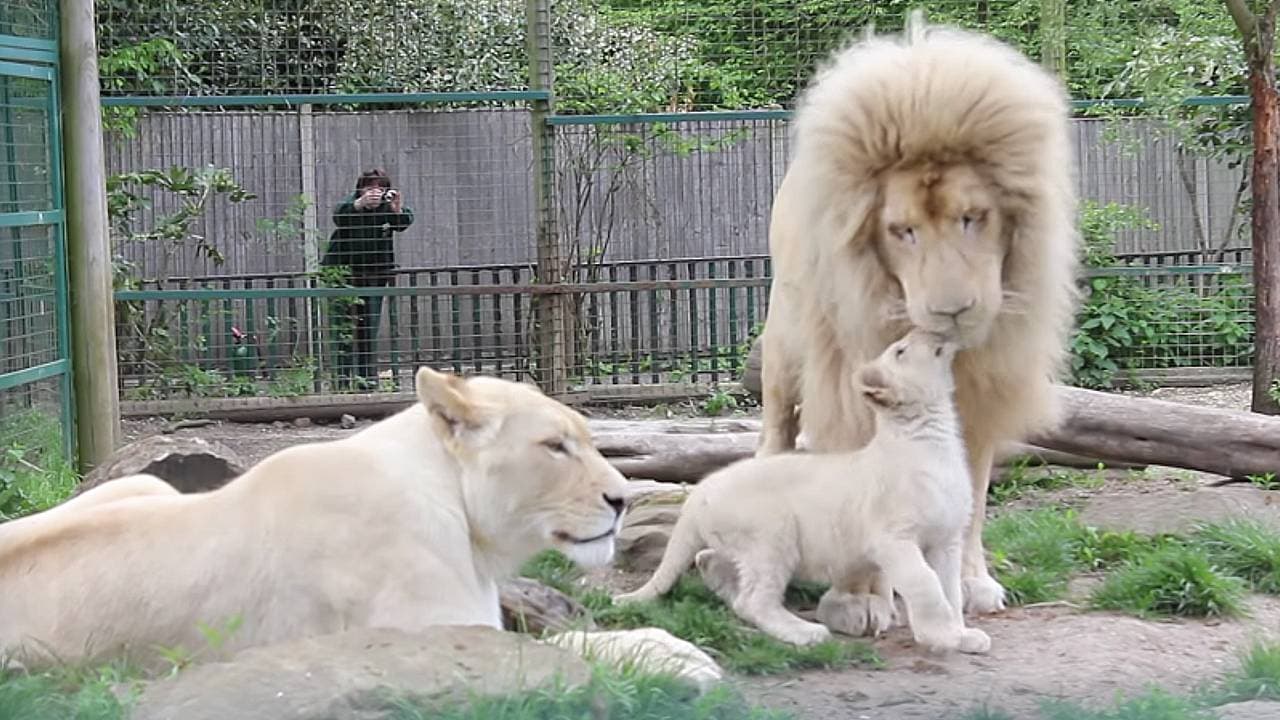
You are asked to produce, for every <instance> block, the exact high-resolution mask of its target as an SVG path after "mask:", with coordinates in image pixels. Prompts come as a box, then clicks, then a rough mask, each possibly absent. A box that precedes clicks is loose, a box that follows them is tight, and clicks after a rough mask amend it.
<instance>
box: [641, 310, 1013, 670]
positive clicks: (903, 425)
mask: <svg viewBox="0 0 1280 720" xmlns="http://www.w3.org/2000/svg"><path fill="white" fill-rule="evenodd" d="M955 350H956V348H955V345H954V344H953V343H951V342H950V341H947V340H945V339H943V338H942V336H939V335H934V334H932V333H929V332H926V331H922V330H915V331H912V332H910V333H908V335H907V336H906V337H905V338H903V339H901V340H899V341H897V342H895V343H893V344H892V345H890V346H889V347H888V348H887V349H886V350H885V351H884V352H883V353H882V354H881V355H880V357H879V358H877V359H876V360H875V361H873V362H870V363H867V364H866V365H864V366H863V367H862V368H861V369H860V370H859V371H858V372H857V374H856V375H855V376H854V378H853V382H852V383H850V385H851V387H853V388H855V390H856V391H857V392H858V393H859V394H860V395H861V396H862V397H863V398H865V399H866V401H867V403H868V404H869V405H870V406H871V407H872V408H873V409H874V411H875V417H876V422H877V426H878V427H877V429H876V434H875V437H874V438H872V440H871V442H870V443H868V444H867V445H865V446H864V447H862V448H861V449H859V450H853V451H848V452H835V453H795V452H791V453H781V454H776V455H769V456H767V457H756V458H748V459H746V460H739V461H738V462H736V463H733V464H731V465H729V466H727V467H725V468H722V469H720V470H717V471H716V472H714V473H712V474H711V475H708V476H707V477H706V478H705V479H703V480H702V481H701V482H700V483H698V485H697V486H696V487H695V488H694V489H693V492H691V493H690V494H689V499H688V500H686V501H685V504H684V507H683V508H682V510H681V512H680V518H679V520H677V521H676V524H675V528H674V529H673V530H672V532H671V541H670V542H669V543H668V544H667V548H666V551H665V552H664V553H663V556H662V562H661V563H660V564H659V565H658V568H657V570H656V571H655V572H654V574H653V576H652V577H651V578H649V581H648V582H647V583H645V584H644V585H643V586H642V587H640V588H639V589H638V590H636V591H634V592H631V593H627V594H625V595H621V596H619V597H618V600H619V601H620V602H628V601H635V600H652V599H654V598H656V597H658V596H659V595H661V594H663V593H665V592H666V591H667V590H669V589H670V588H671V586H672V585H674V584H675V581H676V580H678V579H679V577H680V574H681V573H683V572H684V571H685V570H686V569H688V567H689V566H690V564H692V563H694V562H695V561H696V562H697V563H698V564H699V565H700V566H703V567H705V566H706V565H707V564H708V562H709V561H710V558H711V557H712V554H714V556H715V561H714V562H715V563H717V564H719V563H724V564H727V565H728V566H732V567H733V570H734V571H733V573H732V574H731V575H729V576H728V578H729V579H728V580H727V582H726V581H725V580H724V578H723V577H719V578H718V577H717V576H716V575H715V574H714V573H708V574H706V577H707V579H708V580H709V584H710V585H711V587H712V588H713V589H715V590H716V591H717V592H718V593H720V595H721V597H722V598H724V600H725V601H726V602H728V603H729V604H730V605H731V606H732V607H733V610H734V612H736V613H737V614H738V615H740V616H742V617H743V618H744V619H746V620H749V621H751V622H752V623H754V624H756V625H757V626H759V627H760V629H762V630H764V631H765V632H766V633H768V634H770V635H772V636H774V637H776V638H778V639H779V640H782V641H784V642H790V643H796V644H800V645H807V644H810V643H815V642H821V641H823V640H827V639H829V638H830V637H831V633H830V631H829V630H828V628H830V629H832V630H841V631H844V630H846V629H847V628H848V624H849V618H847V617H845V616H843V614H842V612H841V610H842V606H845V605H847V604H846V603H841V602H840V599H841V598H842V596H843V595H844V594H845V592H844V587H845V585H844V583H845V581H846V580H847V579H848V578H849V577H852V576H854V575H855V574H856V573H858V572H859V571H861V570H864V569H866V568H879V569H880V570H881V571H882V572H884V573H885V575H886V576H887V577H888V579H889V581H890V582H891V583H892V586H893V587H895V588H897V589H898V591H899V592H901V593H902V596H903V600H904V601H905V605H906V608H907V616H908V618H909V622H910V624H911V629H912V632H913V634H914V635H915V638H916V642H918V643H920V644H921V645H923V646H925V647H926V648H928V649H930V650H934V651H944V652H945V651H950V650H961V651H963V652H974V653H981V652H986V651H987V650H988V649H990V647H991V639H990V638H988V637H987V635H986V633H984V632H982V631H981V630H978V629H975V628H966V627H965V626H964V617H963V614H962V612H961V602H962V600H961V597H960V552H961V547H962V546H963V544H964V533H965V527H966V526H967V525H968V523H969V514H970V512H971V507H972V504H973V500H972V496H971V494H970V493H971V490H970V483H969V473H968V469H967V466H966V464H965V458H964V447H963V446H962V445H961V444H960V428H959V425H958V420H957V419H956V413H955V407H954V401H953V399H952V393H953V392H954V385H953V380H952V370H951V363H952V359H953V358H954V357H955ZM782 477H790V478H791V480H790V482H789V484H788V485H787V486H786V487H785V488H779V487H778V479H779V478H782ZM704 548H705V549H704ZM695 559H696V560H695ZM797 578H798V579H803V580H808V581H811V582H825V583H830V584H831V589H830V590H828V591H827V594H826V595H824V596H823V598H822V600H821V601H820V602H819V605H818V619H819V620H821V621H822V622H821V624H819V623H811V622H807V621H805V620H802V619H800V618H798V617H796V616H795V615H793V614H791V613H790V612H788V611H787V609H786V608H784V607H783V605H782V598H783V594H784V592H785V591H786V588H787V584H788V583H789V582H790V581H791V580H793V579H797ZM717 580H720V581H721V582H717ZM721 583H723V584H721Z"/></svg>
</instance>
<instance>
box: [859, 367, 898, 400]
mask: <svg viewBox="0 0 1280 720" xmlns="http://www.w3.org/2000/svg"><path fill="white" fill-rule="evenodd" d="M853 384H854V387H856V388H857V389H858V392H860V393H862V396H863V397H864V398H866V399H867V402H869V403H871V404H872V405H878V406H879V407H882V408H891V407H894V406H896V405H898V404H899V403H900V402H901V400H900V398H899V397H898V393H897V392H896V391H895V390H894V389H893V386H892V384H891V383H890V382H889V378H888V376H887V375H885V373H884V370H881V369H880V366H879V365H864V366H863V367H862V369H861V370H859V371H858V372H857V374H856V375H854V379H853Z"/></svg>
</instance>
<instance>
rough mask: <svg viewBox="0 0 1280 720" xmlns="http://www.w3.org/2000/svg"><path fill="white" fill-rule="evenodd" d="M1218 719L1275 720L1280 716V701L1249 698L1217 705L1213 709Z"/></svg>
mask: <svg viewBox="0 0 1280 720" xmlns="http://www.w3.org/2000/svg"><path fill="white" fill-rule="evenodd" d="M1213 713H1214V715H1216V716H1217V718H1218V720H1275V719H1276V718H1280V702H1275V701H1274V700H1249V701H1247V702H1238V703H1230V704H1227V705H1219V706H1218V707H1216V708H1214V709H1213Z"/></svg>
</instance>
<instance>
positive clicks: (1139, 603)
mask: <svg viewBox="0 0 1280 720" xmlns="http://www.w3.org/2000/svg"><path fill="white" fill-rule="evenodd" d="M1244 590H1245V582H1244V581H1243V580H1241V579H1240V578H1238V577H1235V576H1233V575H1229V574H1227V573H1226V572H1224V571H1223V569H1221V568H1220V567H1218V566H1217V565H1215V564H1214V562H1213V561H1212V560H1211V559H1210V557H1209V555H1208V554H1207V553H1206V552H1205V551H1203V550H1202V549H1200V548H1198V547H1195V546H1193V545H1187V544H1182V543H1169V544H1165V545H1163V546H1161V547H1158V548H1156V549H1154V550H1152V551H1151V552H1148V553H1142V554H1140V555H1138V556H1136V557H1135V558H1133V559H1132V560H1130V561H1128V562H1126V563H1125V564H1124V565H1122V566H1121V567H1120V568H1118V569H1117V570H1116V571H1115V572H1113V573H1111V574H1110V575H1109V576H1108V577H1107V579H1106V580H1105V581H1104V582H1103V584H1102V586H1101V587H1099V588H1098V589H1097V590H1096V591H1095V592H1094V594H1093V598H1092V602H1093V604H1094V606H1095V607H1098V608H1101V609H1104V610H1123V611H1125V612H1130V613H1133V614H1135V615H1138V616H1140V617H1150V616H1160V615H1182V616H1193V617H1235V616H1239V615H1243V614H1244Z"/></svg>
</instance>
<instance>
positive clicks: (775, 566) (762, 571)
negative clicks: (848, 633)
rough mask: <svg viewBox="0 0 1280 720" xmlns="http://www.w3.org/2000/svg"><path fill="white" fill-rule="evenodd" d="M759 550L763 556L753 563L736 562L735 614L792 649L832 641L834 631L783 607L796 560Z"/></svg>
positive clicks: (752, 559) (753, 558) (759, 556)
mask: <svg viewBox="0 0 1280 720" xmlns="http://www.w3.org/2000/svg"><path fill="white" fill-rule="evenodd" d="M760 550H763V551H764V552H763V553H761V554H757V555H754V556H752V557H751V559H748V556H746V555H745V554H744V555H743V556H740V557H737V558H735V560H736V562H735V563H734V564H735V565H736V566H737V571H738V572H737V578H738V594H737V595H736V596H735V597H734V598H733V611H734V612H735V613H737V615H738V617H741V618H742V619H743V620H746V621H747V622H750V623H751V624H753V625H755V626H756V627H758V628H760V630H762V631H763V632H764V633H765V634H767V635H770V636H772V637H775V638H777V639H778V640H781V641H783V642H787V643H791V644H793V645H811V644H814V643H819V642H823V641H825V640H829V639H831V631H830V630H828V629H827V628H826V626H825V625H822V624H821V623H813V622H809V621H807V620H804V619H803V618H800V617H799V616H797V615H795V614H793V613H792V612H791V611H790V610H787V609H786V607H784V606H783V604H782V601H783V597H784V596H785V595H786V590H787V582H788V581H790V579H791V573H792V571H793V569H794V567H795V560H794V558H783V557H780V556H781V555H782V553H778V552H776V551H773V552H770V549H766V548H761V549H760Z"/></svg>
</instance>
